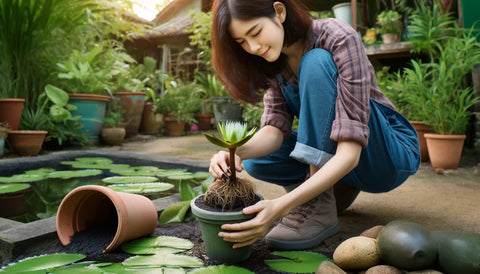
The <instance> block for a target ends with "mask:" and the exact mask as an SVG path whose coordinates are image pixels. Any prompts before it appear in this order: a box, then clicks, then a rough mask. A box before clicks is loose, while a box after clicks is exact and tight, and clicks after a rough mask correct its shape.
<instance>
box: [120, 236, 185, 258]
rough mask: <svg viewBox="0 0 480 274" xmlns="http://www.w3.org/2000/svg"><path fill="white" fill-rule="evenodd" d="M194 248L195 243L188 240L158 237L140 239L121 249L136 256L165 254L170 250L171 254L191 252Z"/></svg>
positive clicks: (128, 243) (125, 244)
mask: <svg viewBox="0 0 480 274" xmlns="http://www.w3.org/2000/svg"><path fill="white" fill-rule="evenodd" d="M192 247H193V243H192V242H191V241H189V240H187V239H183V238H177V237H171V236H158V237H155V238H140V239H136V240H133V241H129V242H126V243H124V244H123V245H122V246H121V249H122V250H123V251H125V252H127V253H130V254H135V255H142V254H143V255H145V254H165V253H166V252H165V251H166V250H168V249H170V251H175V252H169V253H171V254H173V253H177V252H182V251H185V250H189V249H191V248H192Z"/></svg>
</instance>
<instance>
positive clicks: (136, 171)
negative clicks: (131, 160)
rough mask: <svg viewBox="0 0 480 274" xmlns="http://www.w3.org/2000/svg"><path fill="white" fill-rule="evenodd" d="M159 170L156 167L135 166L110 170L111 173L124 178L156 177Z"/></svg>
mask: <svg viewBox="0 0 480 274" xmlns="http://www.w3.org/2000/svg"><path fill="white" fill-rule="evenodd" d="M158 170H159V168H157V167H154V166H134V167H128V168H119V169H116V168H115V169H110V172H112V173H116V174H120V175H123V176H156V173H157V172H158Z"/></svg>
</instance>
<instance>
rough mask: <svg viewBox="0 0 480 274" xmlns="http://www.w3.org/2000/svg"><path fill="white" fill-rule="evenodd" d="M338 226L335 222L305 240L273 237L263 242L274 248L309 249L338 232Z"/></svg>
mask: <svg viewBox="0 0 480 274" xmlns="http://www.w3.org/2000/svg"><path fill="white" fill-rule="evenodd" d="M339 228H340V224H339V223H338V222H336V223H335V224H333V225H332V226H330V227H329V228H327V229H325V230H324V231H322V232H321V233H320V234H318V235H317V236H315V237H313V238H310V239H306V240H299V241H285V240H278V239H273V238H265V242H266V243H267V244H268V245H269V246H270V247H271V248H274V249H280V250H296V249H309V248H312V247H315V246H317V245H319V244H320V243H321V242H323V240H325V239H326V238H328V237H330V236H332V235H335V234H337V233H338V230H339Z"/></svg>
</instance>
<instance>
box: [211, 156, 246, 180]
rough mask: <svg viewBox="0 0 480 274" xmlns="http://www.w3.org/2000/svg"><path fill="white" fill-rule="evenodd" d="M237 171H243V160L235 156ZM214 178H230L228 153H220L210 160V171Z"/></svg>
mask: <svg viewBox="0 0 480 274" xmlns="http://www.w3.org/2000/svg"><path fill="white" fill-rule="evenodd" d="M235 169H236V171H237V172H240V171H242V159H240V157H239V156H238V155H236V154H235ZM208 171H209V172H210V174H212V176H213V177H215V178H217V179H219V178H222V175H223V177H225V176H227V177H228V176H230V175H231V172H230V154H229V153H228V152H227V151H219V152H218V153H216V154H215V155H213V157H212V159H210V168H209V170H208Z"/></svg>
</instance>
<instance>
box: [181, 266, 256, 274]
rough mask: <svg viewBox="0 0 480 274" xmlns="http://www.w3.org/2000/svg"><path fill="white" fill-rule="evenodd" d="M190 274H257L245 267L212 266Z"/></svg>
mask: <svg viewBox="0 0 480 274" xmlns="http://www.w3.org/2000/svg"><path fill="white" fill-rule="evenodd" d="M188 273H189V274H230V273H231V274H255V273H254V272H252V271H250V270H248V269H245V268H243V267H239V266H234V265H224V264H222V265H212V266H207V267H201V268H197V269H194V270H192V271H190V272H188Z"/></svg>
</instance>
